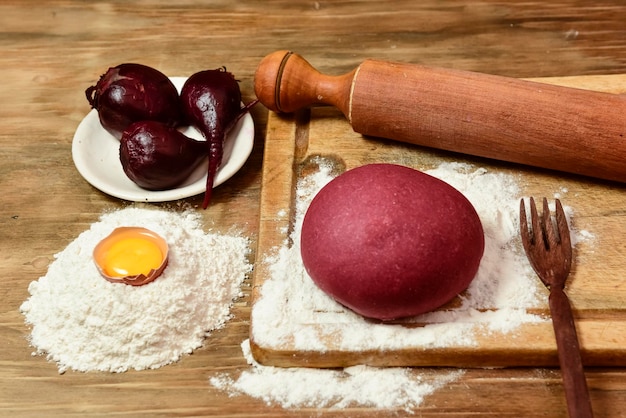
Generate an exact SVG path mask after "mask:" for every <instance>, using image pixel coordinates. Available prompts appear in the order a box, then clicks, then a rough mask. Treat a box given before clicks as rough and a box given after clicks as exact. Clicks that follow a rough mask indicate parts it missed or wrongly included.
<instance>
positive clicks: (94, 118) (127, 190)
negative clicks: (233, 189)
mask: <svg viewBox="0 0 626 418" xmlns="http://www.w3.org/2000/svg"><path fill="white" fill-rule="evenodd" d="M186 79H187V78H186V77H172V78H171V80H172V82H173V83H174V85H175V86H176V88H178V90H179V91H180V89H181V88H182V86H183V84H184V82H185V80H186ZM182 132H183V133H184V134H185V135H187V136H189V137H190V138H194V139H198V140H202V141H203V140H204V138H203V137H202V135H201V134H200V132H199V131H198V130H196V129H195V128H193V127H187V128H184V129H183V130H182ZM119 144H120V142H119V141H118V140H117V139H116V138H115V137H114V136H113V135H111V134H110V133H108V132H107V131H106V130H105V129H104V128H103V127H102V125H101V124H100V119H98V112H97V111H96V110H95V109H92V110H91V112H89V113H88V114H87V116H85V118H84V119H83V120H82V121H81V122H80V124H79V125H78V128H77V129H76V133H75V134H74V139H73V142H72V158H73V159H74V165H75V166H76V169H77V170H78V172H79V173H80V174H81V176H83V177H84V178H85V180H87V182H89V184H91V185H92V186H94V187H95V188H97V189H99V190H101V191H102V192H104V193H106V194H108V195H111V196H114V197H117V198H120V199H125V200H130V201H134V202H167V201H171V200H178V199H183V198H185V197H189V196H195V195H198V194H200V193H203V192H204V191H205V188H206V177H207V163H206V162H204V163H202V164H200V165H199V166H198V168H197V169H196V170H195V171H194V172H193V173H192V174H191V176H190V177H189V178H188V179H187V180H186V181H185V182H183V183H182V184H180V185H179V186H178V187H176V188H175V189H170V190H161V191H151V190H145V189H142V188H141V187H139V186H137V185H136V184H135V183H134V182H133V181H132V180H130V179H129V178H128V177H127V176H126V174H125V173H124V170H123V168H122V163H120V158H119ZM253 144H254V122H253V120H252V116H250V113H247V114H245V115H244V116H243V117H242V118H241V119H240V120H239V122H238V123H237V125H236V126H235V127H234V128H233V129H232V131H231V132H230V133H229V135H228V137H227V138H226V141H225V142H224V159H223V160H222V166H221V167H220V169H219V171H218V172H217V175H216V176H215V182H214V185H213V187H216V186H219V185H220V184H222V183H224V182H225V181H226V180H228V179H229V178H231V177H232V176H233V175H234V174H235V173H236V172H237V171H239V169H240V168H241V167H242V166H243V165H244V163H245V162H246V160H247V159H248V157H249V156H250V153H251V152H252V146H253Z"/></svg>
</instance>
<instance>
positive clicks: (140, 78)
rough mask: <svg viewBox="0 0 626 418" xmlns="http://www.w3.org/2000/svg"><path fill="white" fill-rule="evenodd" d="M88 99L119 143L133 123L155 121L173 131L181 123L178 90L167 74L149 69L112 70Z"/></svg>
mask: <svg viewBox="0 0 626 418" xmlns="http://www.w3.org/2000/svg"><path fill="white" fill-rule="evenodd" d="M85 96H87V100H88V101H89V104H90V105H91V107H92V108H94V109H96V110H97V111H98V117H99V118H100V123H101V124H102V126H103V127H104V128H105V129H106V130H107V131H109V132H110V133H111V134H112V135H113V136H114V137H116V138H117V139H120V138H121V136H122V132H123V131H124V130H125V129H126V128H127V127H128V126H130V124H131V123H133V122H138V121H142V120H155V121H160V122H162V123H165V124H166V125H168V126H171V127H174V126H177V125H178V124H179V123H180V120H181V112H180V104H179V97H178V91H177V90H176V87H175V86H174V84H172V82H171V81H170V79H169V78H167V76H166V75H165V74H163V73H161V72H160V71H158V70H156V69H154V68H152V67H148V66H146V65H142V64H133V63H126V64H120V65H118V66H116V67H112V68H109V69H108V70H107V72H106V73H105V74H104V75H102V76H101V77H100V79H99V80H98V83H97V84H96V85H95V86H91V87H89V88H87V90H85Z"/></svg>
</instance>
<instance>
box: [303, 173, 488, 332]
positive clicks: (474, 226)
mask: <svg viewBox="0 0 626 418" xmlns="http://www.w3.org/2000/svg"><path fill="white" fill-rule="evenodd" d="M483 250H484V236H483V229H482V225H481V222H480V219H479V217H478V215H477V213H476V211H475V210H474V208H473V207H472V205H471V203H470V202H469V201H468V200H467V199H466V198H465V197H464V196H463V195H462V194H461V193H460V192H458V191H457V190H456V189H454V188H453V187H452V186H450V185H448V184H447V183H444V182H443V181H441V180H439V179H437V178H435V177H432V176H429V175H427V174H425V173H422V172H419V171H417V170H413V169H411V168H408V167H403V166H399V165H393V164H370V165H365V166H362V167H358V168H355V169H353V170H350V171H347V172H345V173H344V174H342V175H340V176H338V177H337V178H335V179H334V180H332V181H331V182H330V183H328V184H327V185H326V186H325V187H324V188H322V190H320V192H319V193H318V194H317V195H316V196H315V197H314V198H313V201H312V202H311V205H310V206H309V208H308V210H307V212H306V214H305V217H304V220H303V223H302V230H301V253H302V262H303V264H304V267H305V268H306V271H307V272H308V274H309V275H310V276H311V278H312V279H313V281H314V282H315V283H316V284H317V285H318V287H320V289H322V290H323V291H324V292H326V293H327V294H329V295H330V296H331V297H333V298H334V299H335V300H337V301H338V302H339V303H341V304H343V305H345V306H347V307H349V308H351V309H352V310H354V311H355V312H357V313H359V314H361V315H363V316H366V317H370V318H375V319H380V320H391V319H396V318H401V317H407V316H414V315H418V314H421V313H424V312H427V311H431V310H434V309H436V308H438V307H440V306H442V305H443V304H445V303H447V302H448V301H450V300H451V299H453V298H454V297H455V296H456V295H457V294H458V293H460V292H461V291H463V290H464V289H465V288H467V286H468V285H469V284H470V282H471V281H472V279H473V278H474V276H475V274H476V272H477V270H478V266H479V264H480V260H481V258H482V255H483Z"/></svg>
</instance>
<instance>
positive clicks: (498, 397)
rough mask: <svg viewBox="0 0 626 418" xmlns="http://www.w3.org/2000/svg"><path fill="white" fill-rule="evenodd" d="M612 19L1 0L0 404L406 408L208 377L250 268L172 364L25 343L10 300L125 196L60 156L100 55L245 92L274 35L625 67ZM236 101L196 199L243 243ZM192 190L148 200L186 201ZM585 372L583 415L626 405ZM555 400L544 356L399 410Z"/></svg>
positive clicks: (620, 384) (152, 1)
mask: <svg viewBox="0 0 626 418" xmlns="http://www.w3.org/2000/svg"><path fill="white" fill-rule="evenodd" d="M625 21H626V5H624V2H623V1H621V0H598V1H594V2H582V1H578V0H559V1H553V2H540V1H514V0H499V1H496V0H492V1H490V0H484V1H481V0H477V1H467V0H465V1H461V0H452V1H443V0H441V1H438V0H425V1H419V2H417V1H412V0H399V1H389V2H382V1H370V0H368V1H365V0H357V1H342V0H339V1H291V0H289V1H288V0H267V1H265V0H242V1H236V2H235V1H225V0H213V1H201V0H183V1H177V2H174V1H164V0H130V1H127V0H112V1H98V2H96V1H94V2H86V1H78V0H49V1H45V2H40V1H34V0H5V1H2V2H1V3H0V51H1V53H0V86H1V89H0V147H1V148H0V193H1V196H2V197H1V199H2V205H1V208H0V251H1V252H2V257H0V297H1V298H2V303H1V304H0V414H1V415H4V416H41V415H44V414H45V415H47V416H50V415H57V416H71V415H74V416H104V415H117V416H141V415H143V416H240V417H243V416H245V417H276V416H337V417H340V416H341V417H348V416H349V417H359V416H387V415H393V416H406V415H408V414H407V413H406V412H404V411H402V410H398V411H372V410H368V409H367V408H359V407H353V408H347V409H345V410H327V409H321V410H318V409H315V408H303V409H299V410H283V409H282V408H281V407H280V406H276V405H269V406H268V405H266V404H265V402H263V401H262V400H258V399H253V398H251V397H247V396H235V397H231V396H229V394H228V393H224V392H221V391H219V390H217V389H215V388H213V387H212V386H210V385H209V383H208V378H209V376H211V375H213V374H215V373H218V372H225V373H228V374H229V375H231V376H232V377H234V378H236V377H237V376H239V374H240V373H241V372H242V371H245V370H248V367H249V366H248V365H247V364H246V361H245V360H244V358H243V357H242V354H241V349H240V343H241V342H242V341H243V340H244V339H246V338H247V337H248V331H249V317H250V316H249V313H250V307H249V303H250V292H249V285H250V281H248V287H246V289H245V293H246V295H245V296H244V298H243V299H242V300H241V301H239V302H238V303H237V304H236V306H235V308H234V311H233V313H234V318H233V320H232V321H230V322H229V323H228V325H227V326H226V327H225V328H224V329H222V330H220V331H218V332H216V333H214V334H213V335H212V336H211V338H209V339H207V340H206V343H205V345H204V346H203V347H202V348H201V349H199V350H196V351H195V352H194V353H193V354H192V355H190V356H187V357H185V358H183V359H182V360H181V361H179V362H177V363H175V364H173V365H170V366H166V367H163V368H161V369H157V370H152V371H142V372H127V373H122V374H108V373H75V372H67V373H65V374H64V375H59V374H58V371H57V367H56V365H55V364H53V363H50V362H48V361H47V360H46V359H45V358H44V357H37V356H35V357H34V356H32V355H31V352H32V348H31V347H29V345H28V341H27V338H28V335H29V329H28V327H27V326H26V325H25V324H24V319H23V317H22V315H21V314H20V312H19V306H20V304H21V303H22V302H23V301H24V300H25V299H26V298H27V297H28V290H27V289H28V284H29V283H30V282H31V281H33V280H37V278H39V277H40V276H42V275H44V274H45V272H46V270H47V267H48V265H49V263H50V262H51V261H52V260H53V257H54V254H56V253H58V252H60V251H62V250H63V249H64V248H65V247H66V246H67V245H68V244H69V243H70V242H71V241H72V240H74V239H75V238H76V237H77V236H78V234H80V233H81V232H82V231H84V230H85V229H87V228H88V227H89V225H90V224H91V223H92V222H94V221H96V220H97V219H98V217H99V216H100V214H102V213H103V212H104V211H107V210H113V209H116V208H121V207H124V206H126V205H127V204H128V202H122V201H119V200H118V199H115V198H111V197H109V196H107V195H105V194H103V193H102V192H100V191H98V190H96V189H94V188H93V187H91V186H90V185H89V184H88V183H87V182H86V181H85V180H83V179H82V178H81V177H80V175H79V174H78V172H77V171H76V169H75V167H74V165H73V162H72V158H71V141H72V136H73V134H74V131H75V129H76V127H77V125H78V123H79V122H80V121H81V120H82V118H83V117H84V116H85V115H86V114H87V112H88V111H89V106H88V103H87V101H86V99H85V95H84V90H85V89H86V88H87V87H88V86H90V85H91V84H93V83H94V82H95V81H96V80H97V79H98V77H99V76H100V75H101V74H102V73H103V72H104V71H105V70H106V69H107V68H108V67H110V66H113V65H117V64H119V63H122V62H139V63H143V64H147V65H151V66H154V67H156V68H158V69H160V70H161V71H163V72H165V73H166V74H168V75H170V76H185V75H189V74H191V73H193V72H195V71H198V70H202V69H207V68H217V67H220V66H222V65H225V66H227V68H228V70H230V71H232V72H233V73H234V74H236V76H237V77H238V78H239V79H240V80H241V88H242V93H243V96H244V100H245V101H248V100H251V99H252V98H253V96H254V94H253V88H252V80H253V75H254V71H255V69H256V66H257V64H258V63H259V61H260V60H261V58H262V57H264V56H265V55H266V54H269V53H271V52H273V51H275V50H279V49H289V50H293V51H296V52H298V53H300V54H302V55H303V56H305V57H307V59H308V60H310V61H311V62H313V63H315V65H316V66H317V67H318V69H319V70H320V71H323V72H325V73H329V74H343V73H346V72H347V71H349V70H351V69H352V68H354V67H355V66H356V65H357V64H358V63H360V62H361V61H362V60H363V59H365V58H370V57H371V58H377V59H383V60H393V61H403V62H410V63H421V64H428V65H434V66H442V67H448V68H458V69H464V70H472V71H480V72H485V73H489V74H498V75H505V76H510V77H518V78H526V77H548V76H550V77H554V76H580V75H603V74H623V73H626V27H625V26H624V22H625ZM252 115H253V117H254V119H255V123H256V130H257V135H256V143H255V147H254V150H253V153H252V155H251V157H250V159H249V160H248V161H247V163H246V165H245V166H244V168H243V169H242V170H241V171H240V172H239V173H238V174H237V175H236V176H235V177H233V178H232V179H231V180H229V181H228V182H227V183H225V184H223V185H222V186H220V187H218V188H217V189H216V190H215V192H214V195H213V205H212V206H211V207H210V208H209V209H208V210H207V211H205V212H202V213H203V216H204V219H205V221H206V227H207V228H214V229H215V230H218V231H228V230H231V229H232V228H237V229H239V230H241V231H243V232H244V233H245V234H246V235H248V236H250V238H251V239H252V243H253V247H254V246H255V245H256V242H257V237H258V233H259V229H258V225H259V202H260V200H259V199H260V195H261V190H260V185H261V170H262V159H263V155H264V138H265V134H266V130H267V121H268V112H267V110H266V109H264V108H263V107H261V106H257V107H255V108H254V109H253V111H252ZM596 187H597V184H596V183H588V184H585V185H584V186H583V187H581V189H580V193H584V194H586V195H587V194H588V195H589V200H588V202H589V205H590V206H589V210H590V211H592V210H593V211H595V212H594V213H595V215H594V216H598V214H601V213H602V212H603V211H604V210H605V208H606V207H612V206H611V204H607V203H606V202H605V200H604V195H603V194H602V193H598V192H597V189H596ZM621 193H622V196H623V193H624V190H623V189H622V190H621ZM201 199H202V196H197V197H193V198H189V199H185V201H184V202H173V203H170V204H163V205H154V206H157V207H160V206H163V207H174V208H177V207H179V204H182V203H188V204H192V205H196V206H197V205H199V204H200V203H201ZM605 205H608V206H605ZM613 219H614V220H613V222H614V223H615V225H616V226H617V225H622V224H623V223H624V211H623V209H621V210H620V209H617V210H616V211H614V213H613ZM616 229H617V228H616ZM613 239H614V240H615V243H616V245H614V246H612V247H607V248H606V249H604V250H603V251H606V252H607V254H606V257H605V258H606V259H607V260H608V261H607V263H608V265H594V266H593V267H591V266H590V267H589V268H593V269H594V270H595V271H596V273H597V277H599V278H602V277H606V276H608V275H609V274H611V273H612V272H614V271H615V268H616V267H617V266H619V265H623V257H624V254H625V252H626V250H625V247H624V237H619V236H614V237H613ZM254 256H255V254H252V256H251V257H252V259H254ZM620 260H621V261H620ZM620 263H621V264H620ZM623 276H624V274H623V270H622V279H623V278H624V277H623ZM599 286H601V284H599ZM619 286H621V288H623V282H621V283H620V284H619ZM596 295H597V296H598V297H599V296H600V295H599V294H596ZM622 303H623V301H622ZM587 378H588V382H589V386H590V389H591V399H592V403H593V407H594V411H595V412H596V415H597V416H600V417H619V416H624V415H625V414H626V412H625V411H626V370H625V369H624V368H619V367H609V368H600V367H597V368H590V369H588V371H587ZM565 411H566V409H565V400H564V396H563V390H562V386H561V382H560V374H559V373H558V370H556V369H553V368H513V369H503V370H500V369H485V370H483V369H476V370H469V371H468V372H467V373H465V375H464V376H463V377H462V378H461V379H460V380H458V381H456V382H455V383H452V384H450V385H448V386H446V387H444V388H442V389H441V390H439V391H437V392H435V393H434V394H432V395H430V396H429V397H427V398H426V399H425V401H424V403H423V404H422V406H421V408H420V409H419V410H417V411H416V412H415V415H416V416H468V415H477V416H494V417H501V416H550V417H557V416H564V415H565Z"/></svg>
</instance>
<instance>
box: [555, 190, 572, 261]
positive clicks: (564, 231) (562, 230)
mask: <svg viewBox="0 0 626 418" xmlns="http://www.w3.org/2000/svg"><path fill="white" fill-rule="evenodd" d="M554 203H555V204H556V215H555V216H556V225H557V228H558V230H559V238H560V240H561V247H563V251H564V252H565V255H566V261H565V262H566V264H568V265H571V262H572V241H571V237H570V232H569V226H568V224H567V217H566V216H565V211H564V210H563V205H561V202H560V201H559V199H555V202H554Z"/></svg>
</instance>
